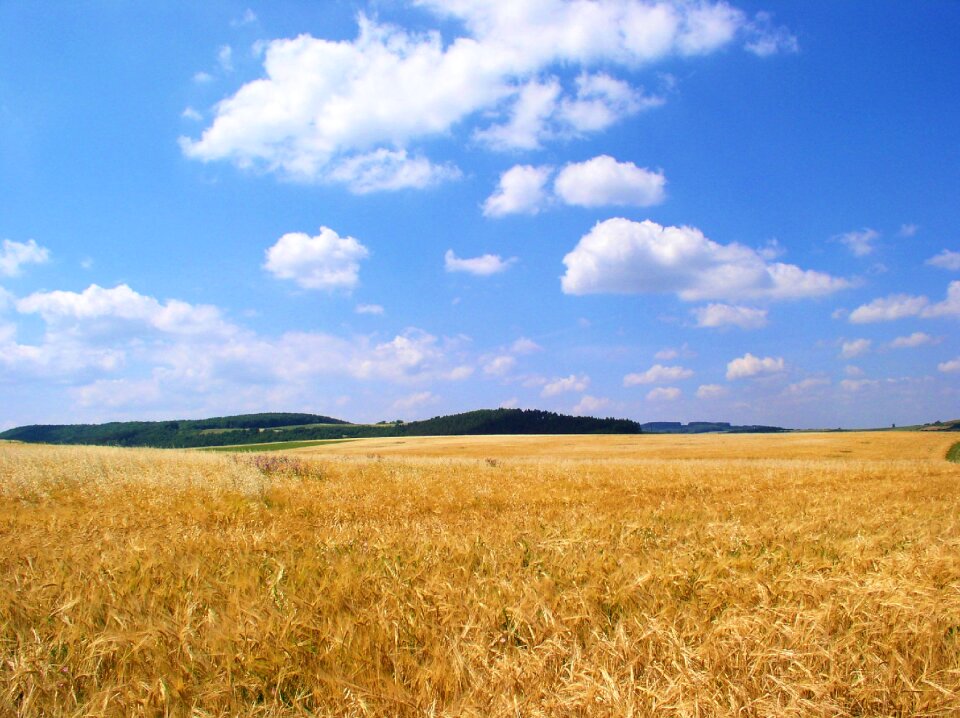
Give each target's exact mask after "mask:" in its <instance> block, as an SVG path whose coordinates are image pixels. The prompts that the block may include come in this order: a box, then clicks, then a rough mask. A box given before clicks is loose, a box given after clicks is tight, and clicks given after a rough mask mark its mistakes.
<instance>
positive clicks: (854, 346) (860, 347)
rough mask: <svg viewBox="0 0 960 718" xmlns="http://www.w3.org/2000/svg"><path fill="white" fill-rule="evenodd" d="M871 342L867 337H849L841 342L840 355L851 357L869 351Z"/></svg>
mask: <svg viewBox="0 0 960 718" xmlns="http://www.w3.org/2000/svg"><path fill="white" fill-rule="evenodd" d="M871 344H873V342H872V341H870V340H869V339H851V340H850V341H848V342H843V344H841V346H840V356H841V357H842V358H844V359H853V358H854V357H858V356H860V355H861V354H866V353H867V352H868V351H870V345H871Z"/></svg>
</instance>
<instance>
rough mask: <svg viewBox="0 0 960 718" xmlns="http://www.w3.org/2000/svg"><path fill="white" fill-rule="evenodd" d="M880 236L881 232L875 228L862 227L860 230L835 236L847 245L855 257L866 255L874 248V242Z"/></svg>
mask: <svg viewBox="0 0 960 718" xmlns="http://www.w3.org/2000/svg"><path fill="white" fill-rule="evenodd" d="M879 238H880V233H879V232H878V231H877V230H875V229H869V228H867V229H861V230H859V231H854V232H847V233H846V234H841V235H838V236H837V237H835V239H836V240H837V241H838V242H840V243H841V244H844V245H846V247H847V249H849V250H850V252H851V253H852V254H853V256H855V257H865V256H867V255H868V254H871V253H872V252H873V250H874V246H873V243H874V242H876V241H877V239H879Z"/></svg>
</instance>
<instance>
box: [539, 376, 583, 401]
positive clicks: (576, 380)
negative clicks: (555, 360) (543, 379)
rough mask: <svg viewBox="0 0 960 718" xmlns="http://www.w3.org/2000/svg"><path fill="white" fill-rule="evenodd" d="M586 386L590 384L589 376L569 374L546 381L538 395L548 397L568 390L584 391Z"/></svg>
mask: <svg viewBox="0 0 960 718" xmlns="http://www.w3.org/2000/svg"><path fill="white" fill-rule="evenodd" d="M588 386H590V377H588V376H586V375H583V376H577V375H576V374H571V375H570V376H567V377H561V378H559V379H554V380H553V381H551V382H548V383H547V384H546V385H545V386H544V387H543V390H542V391H541V392H540V396H542V397H550V396H556V395H557V394H563V393H565V392H569V391H586V389H587V387H588Z"/></svg>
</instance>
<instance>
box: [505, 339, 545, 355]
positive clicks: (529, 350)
mask: <svg viewBox="0 0 960 718" xmlns="http://www.w3.org/2000/svg"><path fill="white" fill-rule="evenodd" d="M542 350H543V347H541V346H540V345H539V344H537V343H536V342H535V341H533V340H532V339H527V338H526V337H520V338H519V339H517V340H516V341H515V342H514V343H513V344H511V345H510V351H512V352H513V353H514V354H533V353H534V352H538V351H542Z"/></svg>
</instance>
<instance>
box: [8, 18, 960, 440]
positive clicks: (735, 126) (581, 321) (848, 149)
mask: <svg viewBox="0 0 960 718" xmlns="http://www.w3.org/2000/svg"><path fill="white" fill-rule="evenodd" d="M958 47H960V3H957V2H951V1H948V0H929V1H927V2H922V3H917V2H912V1H909V0H890V1H888V2H883V3H876V2H867V1H866V0H858V1H853V0H851V1H850V2H819V3H809V2H777V3H764V2H752V1H751V2H730V3H724V2H708V1H706V0H705V1H703V2H646V1H641V0H528V1H526V2H520V1H519V0H518V1H516V2H510V3H506V2H497V1H495V0H406V1H404V0H371V1H370V2H347V1H341V0H332V1H330V2H282V1H281V2H270V3H258V2H232V1H229V0H211V1H210V2H205V3H193V2H163V3H115V2H106V1H105V0H103V1H98V0H95V1H93V2H85V3H34V2H26V1H20V0H10V1H8V2H4V3H2V4H0V428H9V427H11V426H16V425H20V424H27V423H75V422H99V421H109V420H123V419H163V418H196V417H203V416H211V415H219V414H235V413H246V412H253V411H310V412H316V413H321V414H328V415H332V416H336V417H340V418H345V419H348V420H353V421H377V420H381V419H386V420H392V419H395V418H402V419H407V420H409V419H415V418H424V417H428V416H433V415H437V414H443V413H452V412H458V411H466V410H470V409H476V408H486V407H496V406H508V407H512V406H516V407H522V408H542V409H549V410H554V411H560V412H565V413H577V414H586V415H594V416H619V417H629V418H633V419H637V420H639V421H665V420H678V421H690V420H727V421H733V422H736V423H762V424H778V425H782V426H787V427H835V426H844V427H851V428H853V427H865V426H878V425H889V424H891V423H897V424H907V423H913V422H920V421H932V420H936V419H949V418H956V417H957V416H960V338H958V336H960V332H958V327H960V229H958V227H960V220H958V214H960V121H958V119H957V118H958V116H960V51H958V49H957V48H958Z"/></svg>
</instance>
